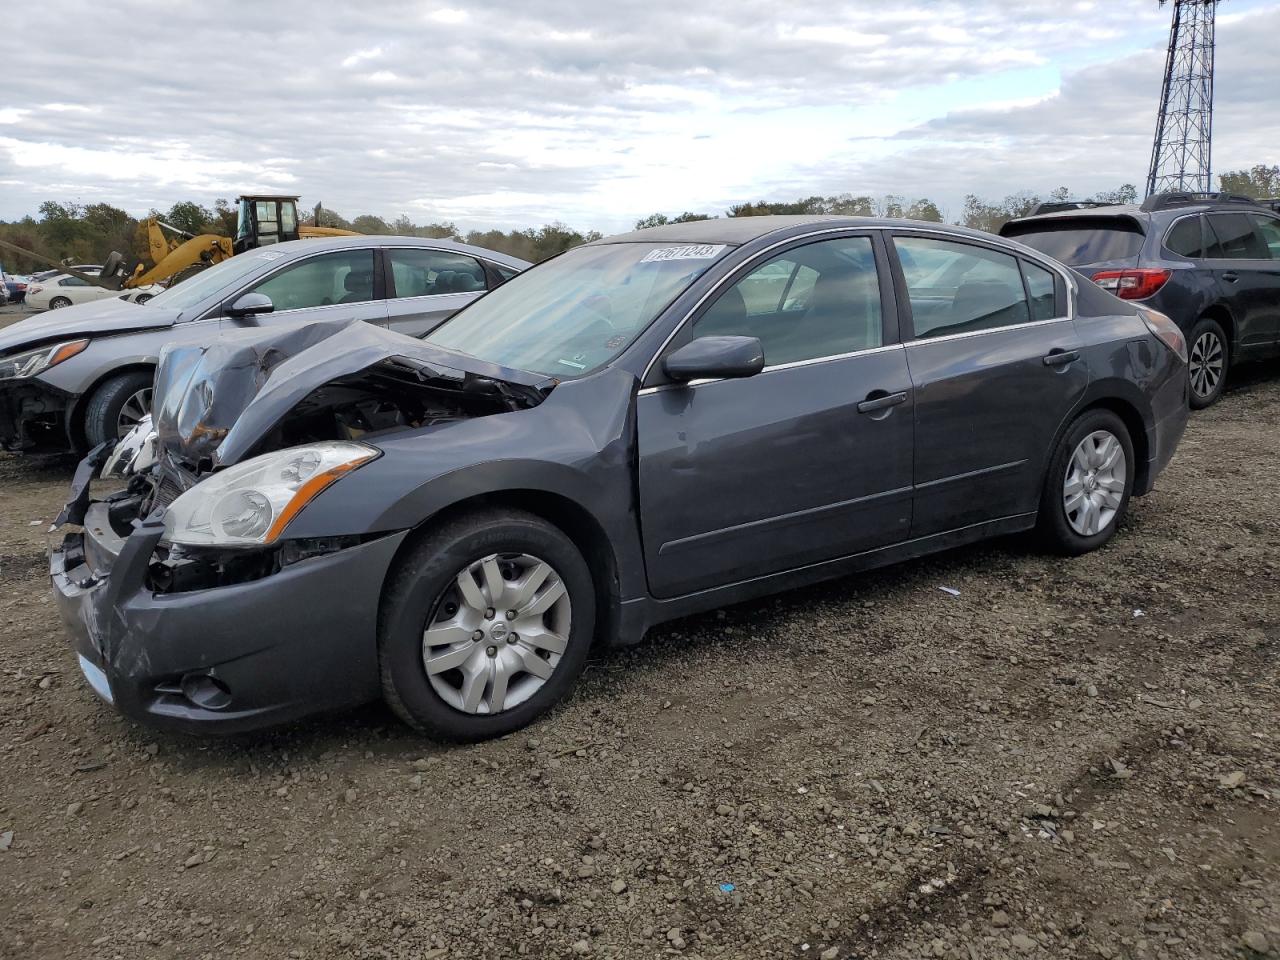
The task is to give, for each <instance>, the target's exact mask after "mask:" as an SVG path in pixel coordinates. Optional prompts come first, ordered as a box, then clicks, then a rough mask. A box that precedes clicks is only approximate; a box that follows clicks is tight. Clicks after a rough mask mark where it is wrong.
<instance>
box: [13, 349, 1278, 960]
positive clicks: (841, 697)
mask: <svg viewBox="0 0 1280 960" xmlns="http://www.w3.org/2000/svg"><path fill="white" fill-rule="evenodd" d="M70 472H71V466H70V464H68V463H58V462H34V461H28V460H22V459H18V458H14V457H8V456H5V457H0V618H3V620H2V622H3V628H4V629H3V638H4V649H3V656H2V658H0V668H2V669H0V956H3V957H6V958H24V960H25V958H43V957H122V958H149V957H156V958H171V957H209V958H219V960H221V958H225V957H255V958H256V957H269V958H277V957H286V956H287V957H307V958H312V957H316V958H329V957H353V958H375V957H376V958H406V960H407V958H417V960H427V958H443V957H450V958H454V957H456V958H476V957H494V958H498V957H502V958H507V957H511V956H513V955H527V956H532V957H569V956H575V955H580V954H584V955H587V956H590V957H617V958H623V957H626V958H630V957H655V956H660V955H664V954H666V955H673V956H674V955H679V956H685V957H717V956H720V957H770V958H774V957H788V956H794V957H821V958H824V960H830V958H833V957H841V958H844V957H870V956H875V957H889V958H906V957H921V956H928V957H953V958H962V960H976V958H995V957H1007V956H1018V957H1021V956H1027V957H1088V958H1092V957H1103V958H1116V957H1133V958H1139V957H1150V958H1159V957H1187V958H1202V957H1246V956H1256V955H1257V954H1258V953H1265V952H1266V951H1268V950H1269V951H1270V953H1271V955H1273V956H1274V955H1277V954H1278V953H1280V767H1278V766H1277V763H1278V761H1280V729H1278V728H1277V724H1276V719H1277V716H1280V684H1278V682H1277V681H1278V673H1277V651H1278V650H1280V589H1278V588H1277V584H1280V483H1278V481H1277V478H1278V477H1280V365H1274V364H1273V365H1271V366H1269V367H1265V368H1261V369H1257V370H1253V371H1249V372H1248V373H1247V374H1246V375H1245V377H1244V382H1243V383H1242V384H1241V385H1240V386H1239V387H1238V388H1237V389H1235V390H1234V391H1233V392H1231V393H1230V395H1228V396H1227V398H1226V399H1225V400H1224V401H1223V402H1222V403H1221V404H1219V405H1218V406H1217V407H1216V408H1214V409H1213V410H1211V411H1209V412H1207V413H1205V414H1202V415H1198V416H1196V417H1195V419H1194V421H1193V423H1192V426H1191V428H1190V430H1189V431H1188V433H1187V436H1186V439H1185V441H1184V442H1183V445H1182V449H1181V451H1180V453H1179V454H1178V457H1177V459H1176V461H1175V462H1174V464H1173V466H1172V468H1171V469H1170V470H1169V472H1168V473H1167V474H1166V475H1165V476H1164V477H1163V478H1162V479H1161V481H1160V484H1159V488H1158V490H1157V491H1156V493H1155V494H1154V495H1152V496H1151V497H1148V498H1147V499H1145V500H1143V501H1141V502H1138V503H1136V504H1135V507H1134V509H1133V511H1132V513H1131V515H1130V519H1129V521H1128V524H1127V527H1126V529H1125V530H1124V531H1123V532H1122V535H1121V536H1120V537H1119V538H1118V539H1117V540H1116V541H1114V542H1113V544H1112V545H1111V546H1110V547H1108V548H1107V549H1105V550H1103V551H1101V552H1099V553H1097V554H1094V555H1091V556H1088V557H1084V558H1081V559H1078V560H1073V561H1068V562H1064V561H1060V560H1056V559H1052V558H1048V557H1045V556H1042V555H1040V554H1039V553H1037V552H1035V550H1034V548H1032V547H1031V546H1029V545H1028V544H1026V543H1025V542H1022V541H1019V540H1013V541H1005V542H1000V543H996V544H992V545H987V546H982V547H979V548H975V549H966V550H961V551H957V552H953V553H950V554H946V555H944V556H941V557H937V558H934V559H931V560H927V561H924V562H917V563H913V564H910V565H907V566H903V567H898V568H894V569H890V570H887V571H883V572H880V573H878V574H875V575H870V576H864V577H860V578H857V579H852V580H846V581H841V582H838V583H835V584H831V585H828V586H824V587H820V588H814V589H809V590H805V591H801V592H797V593H791V594H788V595H785V596H783V597H780V598H776V599H771V600H767V601H763V602H758V603H753V604H748V605H745V606H739V607H735V608H732V609H729V610H725V611H722V612H719V613H715V614H711V615H708V616H704V617H699V618H697V619H694V620H690V621H685V622H681V623H678V624H674V625H671V626H669V627H667V628H664V629H662V630H659V631H656V632H655V634H654V635H653V636H651V637H650V638H649V640H648V641H647V642H646V643H645V644H643V645H642V646H640V647H639V648H637V649H635V650H632V651H627V652H621V653H611V654H607V655H603V656H600V657H599V658H597V659H596V660H595V661H594V662H593V664H592V665H591V667H590V668H589V670H588V672H587V675H586V676H585V678H584V682H583V683H582V685H581V688H580V690H579V691H578V692H577V694H576V695H575V696H574V697H573V699H572V700H571V701H570V702H569V703H568V704H567V705H565V706H564V707H563V708H562V709H560V710H559V711H558V712H557V713H556V714H555V715H554V716H552V717H551V718H550V719H548V720H546V721H544V722H543V723H541V724H539V725H537V726H536V727H534V728H532V729H530V730H527V731H524V732H522V733H519V734H516V735H514V736H511V737H508V738H506V739H504V740H501V741H497V742H493V743H488V744H485V745H482V746H477V747H464V748H442V747H438V746H435V745H432V744H430V743H424V742H421V741H419V740H417V739H415V738H414V737H413V736H411V735H410V734H409V733H408V732H407V731H406V730H405V729H404V728H403V727H401V726H399V725H398V724H397V723H396V722H395V720H394V719H393V718H392V717H391V716H390V715H389V713H388V712H387V711H386V710H385V709H383V708H381V707H369V708H367V709H365V710H362V711H359V712H357V713H354V714H349V715H343V716H338V717H332V718H327V719H322V720H318V721H314V722H310V723H306V724H303V725H299V726H297V727H294V728H290V729H288V730H284V731H280V732H276V733H272V734H269V735H262V736H256V737H251V738H244V739H237V740H231V741H216V742H205V741H199V740H192V739H183V738H177V737H172V736H166V735H161V734H157V733H155V732H152V731H149V730H146V729H143V728H139V727H137V726H134V725H132V724H130V723H127V722H125V721H122V720H121V719H119V718H118V717H117V716H115V715H114V714H113V713H112V712H111V711H110V710H109V709H107V708H106V707H105V706H103V705H101V704H99V703H98V702H97V701H96V700H95V699H94V697H93V695H92V694H91V693H90V691H89V690H88V688H87V686H86V685H85V684H84V682H83V681H82V680H81V678H80V677H79V675H78V673H77V671H76V668H75V666H74V664H73V661H72V658H71V655H70V653H69V652H68V648H67V646H66V644H65V643H64V640H63V636H62V632H61V628H60V626H59V624H58V623H57V622H56V619H55V617H56V615H55V612H54V608H53V606H52V604H51V602H50V599H49V596H48V587H47V585H46V581H45V560H44V551H45V536H46V534H45V529H46V527H47V525H48V523H49V520H50V518H51V517H52V516H53V515H54V513H55V512H56V509H57V507H58V505H59V503H60V500H61V497H62V494H63V491H64V489H65V486H66V483H67V481H68V479H69V477H70ZM941 586H947V587H953V588H955V589H958V590H959V591H960V593H959V595H958V596H952V595H949V594H948V593H946V592H944V591H942V590H940V589H939V587H941ZM10 832H11V834H10ZM730 885H732V886H730Z"/></svg>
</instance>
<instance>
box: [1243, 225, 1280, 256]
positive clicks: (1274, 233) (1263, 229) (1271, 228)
mask: <svg viewBox="0 0 1280 960" xmlns="http://www.w3.org/2000/svg"><path fill="white" fill-rule="evenodd" d="M1249 219H1250V220H1252V221H1253V225H1254V226H1255V227H1257V228H1258V234H1259V235H1260V236H1261V237H1262V243H1263V245H1264V246H1265V247H1266V248H1267V253H1268V254H1269V255H1270V257H1271V259H1272V260H1280V220H1277V219H1276V218H1275V217H1264V216H1259V215H1258V214H1256V213H1251V214H1249Z"/></svg>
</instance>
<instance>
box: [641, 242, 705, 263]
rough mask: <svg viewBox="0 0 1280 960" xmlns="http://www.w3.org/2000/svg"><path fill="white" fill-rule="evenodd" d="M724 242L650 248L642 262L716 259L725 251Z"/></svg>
mask: <svg viewBox="0 0 1280 960" xmlns="http://www.w3.org/2000/svg"><path fill="white" fill-rule="evenodd" d="M724 248H725V245H724V244H723V243H691V244H686V245H685V246H683V247H663V248H662V249H661V250H650V251H649V252H648V253H646V254H645V255H644V256H643V257H642V258H641V259H640V262H641V263H659V262H662V261H666V260H714V259H715V258H716V257H718V256H720V254H721V253H723V252H724Z"/></svg>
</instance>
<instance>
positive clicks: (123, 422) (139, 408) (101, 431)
mask: <svg viewBox="0 0 1280 960" xmlns="http://www.w3.org/2000/svg"><path fill="white" fill-rule="evenodd" d="M154 379H155V375H154V374H153V373H152V372H151V371H150V370H134V371H131V372H130V373H122V374H120V375H118V376H115V377H112V378H111V379H110V380H107V381H106V382H105V383H103V384H102V386H100V387H98V389H97V390H95V391H94V392H93V396H91V397H90V398H89V405H88V406H87V407H86V408H85V411H84V436H85V439H86V440H88V441H89V446H90V447H96V446H97V445H98V444H100V443H102V442H103V441H104V440H116V439H118V438H120V437H123V436H124V435H125V434H126V433H128V432H129V431H130V430H132V429H133V428H134V427H136V426H137V425H138V421H139V420H141V419H142V418H143V417H144V416H146V415H147V414H148V413H150V412H151V384H152V381H153V380H154Z"/></svg>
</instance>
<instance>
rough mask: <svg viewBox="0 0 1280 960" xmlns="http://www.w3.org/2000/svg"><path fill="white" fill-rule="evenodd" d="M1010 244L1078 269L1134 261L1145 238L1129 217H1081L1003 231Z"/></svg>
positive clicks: (1008, 228)
mask: <svg viewBox="0 0 1280 960" xmlns="http://www.w3.org/2000/svg"><path fill="white" fill-rule="evenodd" d="M1000 235H1001V236H1004V237H1008V238H1009V239H1010V240H1017V241H1018V242H1019V243H1025V244H1026V245H1027V246H1028V247H1031V248H1032V249H1033V250H1039V251H1040V252H1041V253H1043V254H1045V255H1047V256H1050V257H1053V259H1055V260H1057V261H1059V262H1060V263H1065V264H1067V265H1069V266H1075V265H1076V264H1081V263H1101V262H1103V261H1107V260H1131V259H1133V258H1135V257H1137V256H1138V253H1139V252H1140V251H1141V250H1142V243H1143V240H1144V239H1145V238H1146V234H1145V233H1143V230H1142V227H1141V226H1140V225H1139V224H1138V223H1137V222H1136V221H1134V220H1131V219H1130V218H1128V217H1080V218H1070V219H1065V218H1064V219H1054V220H1038V221H1037V220H1033V221H1028V222H1025V223H1011V224H1009V225H1008V226H1006V227H1005V228H1004V229H1003V230H1001V231H1000Z"/></svg>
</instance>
